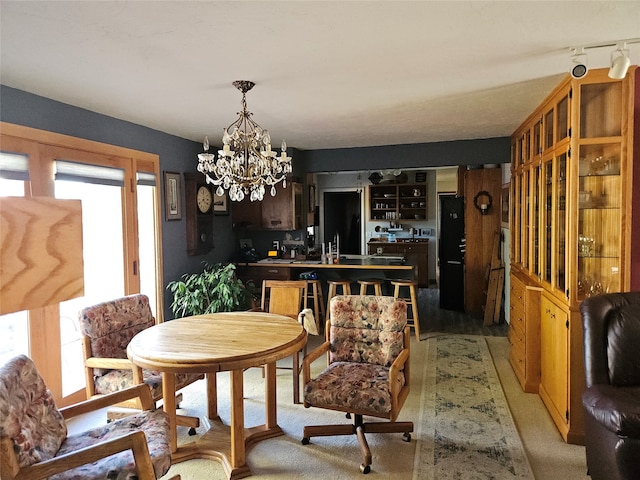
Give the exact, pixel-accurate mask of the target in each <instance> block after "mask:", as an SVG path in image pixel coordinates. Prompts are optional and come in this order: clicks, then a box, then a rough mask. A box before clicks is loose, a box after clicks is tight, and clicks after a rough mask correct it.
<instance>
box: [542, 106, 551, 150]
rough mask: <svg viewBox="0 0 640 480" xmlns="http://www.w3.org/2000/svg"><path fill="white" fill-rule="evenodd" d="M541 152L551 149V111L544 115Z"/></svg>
mask: <svg viewBox="0 0 640 480" xmlns="http://www.w3.org/2000/svg"><path fill="white" fill-rule="evenodd" d="M542 141H543V150H544V151H546V150H548V149H549V148H551V147H553V109H551V110H549V111H548V112H547V113H545V114H544V136H543V137H542Z"/></svg>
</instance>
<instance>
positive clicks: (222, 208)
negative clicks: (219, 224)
mask: <svg viewBox="0 0 640 480" xmlns="http://www.w3.org/2000/svg"><path fill="white" fill-rule="evenodd" d="M213 214H214V215H229V192H227V191H226V190H225V191H224V193H223V194H222V195H218V194H217V193H216V192H213Z"/></svg>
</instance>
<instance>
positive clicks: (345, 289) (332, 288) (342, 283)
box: [326, 280, 351, 316]
mask: <svg viewBox="0 0 640 480" xmlns="http://www.w3.org/2000/svg"><path fill="white" fill-rule="evenodd" d="M327 285H329V292H328V293H327V310H326V312H327V313H329V312H331V310H330V308H331V307H330V304H331V299H332V298H333V297H335V296H336V295H351V280H327ZM338 287H341V288H342V292H338ZM329 316H330V315H329Z"/></svg>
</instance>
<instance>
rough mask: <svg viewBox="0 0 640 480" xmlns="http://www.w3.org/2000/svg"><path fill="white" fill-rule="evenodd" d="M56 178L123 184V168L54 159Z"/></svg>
mask: <svg viewBox="0 0 640 480" xmlns="http://www.w3.org/2000/svg"><path fill="white" fill-rule="evenodd" d="M55 168H56V174H55V179H56V180H66V181H70V182H84V183H95V184H100V185H113V186H116V187H123V186H124V169H123V168H115V167H104V166H102V165H90V164H87V163H78V162H70V161H68V160H56V162H55Z"/></svg>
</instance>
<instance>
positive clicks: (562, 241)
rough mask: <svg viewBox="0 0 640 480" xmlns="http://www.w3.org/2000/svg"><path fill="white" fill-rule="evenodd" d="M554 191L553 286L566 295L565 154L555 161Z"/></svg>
mask: <svg viewBox="0 0 640 480" xmlns="http://www.w3.org/2000/svg"><path fill="white" fill-rule="evenodd" d="M555 163H556V172H555V174H556V182H555V185H556V189H555V201H554V216H555V221H554V225H555V232H554V234H553V238H554V243H553V272H554V278H553V286H554V287H555V288H556V289H557V290H559V291H561V292H562V293H564V294H566V281H565V271H566V254H565V247H566V236H567V154H566V153H563V154H561V155H560V156H558V157H557V158H556V159H555Z"/></svg>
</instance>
